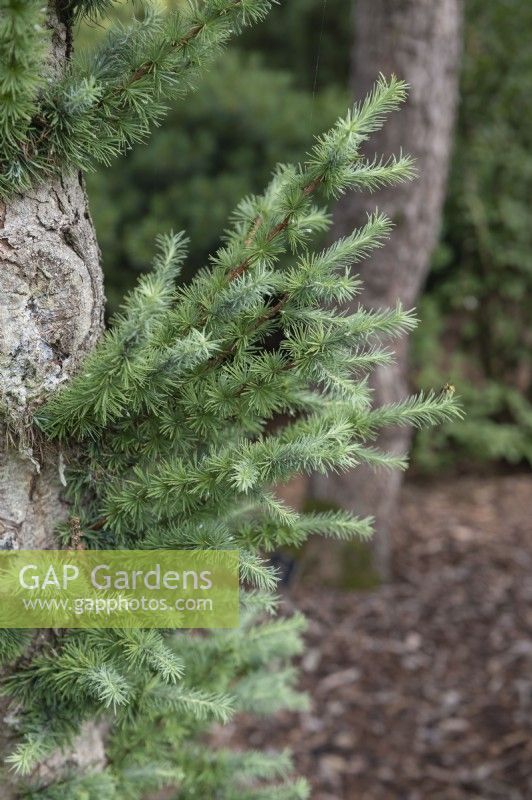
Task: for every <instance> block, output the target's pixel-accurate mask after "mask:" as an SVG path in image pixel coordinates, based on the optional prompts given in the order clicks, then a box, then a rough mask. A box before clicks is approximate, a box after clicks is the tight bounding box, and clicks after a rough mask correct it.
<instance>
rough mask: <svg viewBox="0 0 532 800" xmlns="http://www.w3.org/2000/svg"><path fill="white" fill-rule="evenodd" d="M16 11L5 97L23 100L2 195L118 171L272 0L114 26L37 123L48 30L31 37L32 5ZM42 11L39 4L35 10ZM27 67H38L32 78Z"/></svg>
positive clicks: (60, 86) (2, 152) (218, 1)
mask: <svg viewBox="0 0 532 800" xmlns="http://www.w3.org/2000/svg"><path fill="white" fill-rule="evenodd" d="M9 5H10V10H11V15H10V16H11V18H12V21H11V24H10V27H9V28H8V27H7V24H6V26H5V27H6V28H7V30H6V31H5V33H4V38H5V39H6V40H7V41H6V44H5V45H4V49H5V50H6V52H7V53H8V54H9V51H10V50H12V51H14V52H15V53H17V59H16V60H17V63H15V64H13V65H11V64H9V63H8V65H7V69H6V70H5V73H7V74H5V77H4V78H3V80H2V74H1V73H0V81H1V82H0V91H1V90H2V86H4V87H5V88H4V89H3V92H4V93H5V92H7V91H8V90H9V89H10V87H11V94H12V95H13V98H12V103H11V105H12V106H13V107H12V108H11V110H9V103H8V104H7V111H6V112H3V113H4V115H5V121H4V122H3V128H4V131H5V137H4V139H3V141H2V144H1V145H0V196H2V195H10V194H11V193H12V192H14V191H21V190H24V189H28V188H29V187H30V186H31V185H32V183H33V182H35V181H38V180H42V179H43V178H44V177H45V176H47V175H54V174H60V173H61V172H62V171H64V170H65V169H69V170H73V169H82V170H87V169H91V168H93V167H94V165H95V164H98V163H103V164H108V163H109V162H110V161H111V160H112V159H113V158H114V157H115V156H117V155H120V154H121V153H123V152H125V151H126V150H127V149H128V148H129V147H131V145H132V144H134V143H136V142H139V141H142V140H143V139H145V138H146V136H147V135H148V133H149V131H150V129H151V128H152V126H153V125H156V124H157V123H158V122H159V121H160V120H161V119H162V117H163V116H164V115H165V113H166V110H167V102H168V101H169V100H175V99H176V98H182V97H184V96H185V95H186V94H187V93H188V92H189V91H190V90H191V89H192V88H193V87H194V86H195V84H196V82H197V79H198V77H199V75H200V74H201V73H202V72H203V71H204V70H205V68H206V67H208V65H209V64H210V63H212V60H213V58H215V57H216V55H217V54H218V53H219V52H220V49H221V48H222V47H223V46H224V45H225V43H226V42H227V40H228V38H229V37H230V36H231V35H233V34H234V33H238V32H239V31H241V30H242V28H243V27H245V26H246V25H248V24H251V23H255V22H258V21H259V20H261V19H262V18H263V17H264V16H265V14H266V13H267V12H268V10H269V9H270V7H271V5H272V3H271V1H270V0H206V2H203V3H196V2H191V3H189V4H188V5H187V7H186V8H184V9H178V10H176V11H173V12H166V13H163V12H160V11H157V10H156V9H155V8H148V9H147V10H146V12H145V14H144V15H143V17H142V18H141V19H135V20H134V21H133V22H132V23H130V24H129V25H128V26H125V27H122V26H120V25H116V26H115V27H113V28H112V29H111V30H110V32H109V34H108V36H107V38H106V40H105V41H104V43H103V44H102V45H101V46H100V47H99V48H97V49H96V50H95V51H94V52H91V53H85V54H84V53H82V54H81V56H79V57H75V58H74V59H73V60H72V62H71V64H70V66H69V69H68V70H67V73H66V75H65V76H64V78H63V79H61V80H59V81H50V82H48V83H47V84H46V86H44V87H43V88H42V90H41V91H40V93H39V97H38V101H39V107H38V113H37V114H36V115H35V116H32V117H31V119H28V117H29V113H30V112H29V109H31V105H30V101H35V89H36V87H35V86H34V84H35V80H36V79H34V80H33V81H32V78H31V74H32V71H33V70H35V73H36V74H38V73H39V68H40V67H41V66H42V65H41V63H40V61H39V60H38V52H37V53H34V52H32V51H33V44H34V42H33V39H34V37H35V36H36V35H37V34H38V31H35V30H33V31H32V32H31V33H28V31H27V22H28V19H27V18H28V16H29V12H28V9H27V8H26V4H25V3H23V2H15V1H14V0H13V2H12V3H11V4H9ZM109 5H110V4H109V3H101V2H99V3H94V2H87V3H78V4H75V6H74V7H73V8H72V11H73V12H74V11H76V9H79V13H82V12H87V13H89V14H90V13H94V11H97V10H98V8H99V10H101V11H103V10H105V8H107V7H108V6H109ZM33 6H35V0H33V2H32V3H30V7H33ZM35 9H36V10H35V13H34V16H35V18H36V19H38V18H39V17H37V10H38V9H37V7H36V6H35ZM39 13H41V12H39ZM9 22H10V19H9V17H8V19H7V23H9ZM2 27H4V26H3V25H2ZM34 27H35V25H33V28H34ZM1 34H2V29H1V28H0V35H1ZM15 35H17V36H19V37H20V38H21V39H22V44H19V43H18V40H17V38H16V36H15ZM41 39H42V37H41ZM0 47H1V45H0ZM42 49H43V48H42V46H41V51H42ZM30 54H31V55H30ZM18 61H20V64H19V63H18ZM27 61H31V63H30V70H29V76H28V75H27V74H26V72H27V70H26V69H25V64H26V62H27ZM9 68H10V69H9ZM2 69H3V68H2ZM41 71H42V70H41ZM11 72H13V73H14V77H13V78H10V73H11ZM19 73H20V74H19ZM32 92H33V94H32ZM28 98H30V99H28ZM8 99H9V98H8ZM19 119H22V120H23V122H24V124H25V127H24V147H23V148H21V147H20V146H19V143H18V141H17V138H19V135H17V130H18V129H19V128H20V123H19V122H18V120H19ZM19 134H20V132H19ZM13 139H15V141H13Z"/></svg>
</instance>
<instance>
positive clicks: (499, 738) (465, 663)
mask: <svg viewBox="0 0 532 800" xmlns="http://www.w3.org/2000/svg"><path fill="white" fill-rule="evenodd" d="M531 498H532V476H530V475H524V476H523V475H519V476H505V477H495V478H493V477H491V478H482V479H480V478H462V479H460V480H459V481H458V480H457V481H454V482H443V483H439V484H438V485H437V486H436V487H434V486H430V485H428V486H427V485H425V486H422V485H410V486H407V487H406V489H405V491H404V494H403V499H402V504H401V509H400V514H399V518H398V521H397V526H396V530H395V532H394V552H395V556H394V579H393V582H392V583H391V584H390V585H388V586H385V587H381V588H377V589H375V590H371V591H369V592H339V591H333V590H330V589H323V588H315V586H311V585H310V584H309V582H308V580H307V582H306V584H305V585H297V582H296V586H295V588H294V589H292V590H291V591H290V594H289V595H288V597H287V602H286V605H287V607H288V608H289V609H290V608H294V607H297V608H300V609H302V610H303V611H304V612H305V614H306V615H307V617H308V619H309V631H308V635H307V650H306V652H305V654H304V656H303V657H302V659H301V668H302V685H303V687H304V688H305V689H306V690H307V691H308V692H309V693H310V695H311V696H312V710H311V711H310V712H309V713H304V714H294V713H281V714H278V715H276V716H275V717H274V718H273V719H266V720H259V721H257V720H256V719H252V718H251V717H245V718H243V719H242V718H241V719H240V720H239V723H238V725H235V726H233V727H231V728H229V729H228V730H227V731H225V732H223V733H222V732H221V733H220V740H221V742H222V743H223V744H224V745H228V744H231V745H232V746H236V747H238V746H243V747H244V746H245V747H249V746H251V747H260V748H266V749H268V748H273V747H274V748H282V747H285V746H288V747H290V748H291V749H292V750H293V752H294V756H295V762H296V767H297V770H298V772H299V773H300V774H303V775H306V776H307V778H308V779H309V780H310V782H311V784H312V786H313V794H312V797H313V798H314V800H428V799H429V798H430V800H473V798H474V799H475V800H531V799H532V522H531ZM318 586H319V581H318Z"/></svg>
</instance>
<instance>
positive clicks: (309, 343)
mask: <svg viewBox="0 0 532 800" xmlns="http://www.w3.org/2000/svg"><path fill="white" fill-rule="evenodd" d="M110 5H111V3H110V2H104V1H102V0H100V2H97V1H96V0H92V2H91V0H85V2H75V3H68V2H62V3H58V4H55V3H51V4H50V5H49V6H48V8H47V9H43V8H42V6H41V4H40V3H39V2H36V0H24V2H23V1H22V0H2V2H1V11H2V22H1V25H0V51H1V55H2V59H1V61H0V63H1V67H0V95H1V107H0V127H1V129H2V132H3V138H2V151H1V154H0V167H1V177H0V186H1V191H2V194H3V197H4V200H3V205H2V209H3V220H4V221H3V224H4V230H3V238H2V239H1V240H0V241H1V247H2V250H1V253H2V260H3V267H2V268H3V273H2V280H3V281H4V283H5V290H6V303H7V310H8V313H7V314H6V337H5V338H6V343H5V345H4V349H3V352H2V354H1V355H2V361H1V368H2V381H3V403H2V416H3V428H4V439H3V453H2V458H3V462H2V472H1V473H0V478H1V479H0V490H1V491H0V498H1V499H2V504H3V508H2V510H1V516H2V538H1V540H0V541H1V545H2V547H4V548H28V547H54V546H55V547H58V546H60V545H61V544H62V545H64V546H68V544H69V540H70V535H71V534H70V531H71V522H72V520H73V519H74V518H79V520H80V522H79V525H80V528H81V531H82V537H83V542H84V545H85V547H88V548H105V549H113V548H134V549H153V548H162V549H166V548H169V549H235V548H236V549H238V550H239V553H240V569H241V581H242V592H241V605H242V614H241V620H242V621H241V626H240V628H238V629H234V630H228V631H225V632H212V633H211V634H209V635H201V636H198V635H194V634H184V633H179V632H168V631H156V630H135V629H133V630H122V629H120V630H91V631H54V632H52V633H50V634H49V635H44V634H43V633H41V634H38V635H37V634H28V633H25V632H23V631H17V630H4V631H0V660H1V663H2V664H3V665H4V666H3V677H2V687H1V691H2V700H1V701H0V703H1V704H0V712H1V716H2V731H1V733H0V751H1V752H2V757H3V759H4V762H5V763H4V771H3V775H2V779H3V785H2V797H3V798H5V800H13V798H28V800H29V799H30V798H31V800H56V798H68V799H69V800H96V799H98V800H130V799H131V800H133V798H142V797H144V796H145V795H146V793H148V792H150V791H151V790H153V789H157V788H158V787H161V786H170V787H175V796H176V797H179V798H181V800H188V799H190V800H192V798H199V797H201V798H211V797H217V798H226V799H227V800H246V799H247V798H250V800H251V798H255V800H261V798H263V799H264V800H291V798H294V799H295V798H304V797H307V796H308V789H307V786H306V784H305V782H304V781H303V780H302V779H298V778H293V777H292V768H291V764H290V758H289V755H288V754H284V753H283V754H275V755H271V754H265V753H256V752H239V753H233V752H228V751H224V750H216V749H209V748H208V747H206V746H205V742H204V739H203V738H200V737H203V736H204V734H205V731H206V730H207V729H208V726H209V725H210V724H211V723H212V722H213V721H217V722H222V723H223V722H225V721H227V720H228V719H230V718H231V716H232V715H234V714H235V713H236V712H238V711H240V710H246V711H250V712H254V713H257V714H264V713H271V712H272V711H274V710H276V709H278V708H296V709H297V708H303V707H304V706H305V702H306V700H305V698H304V696H302V695H301V694H300V693H299V692H298V691H297V689H296V686H295V681H296V676H295V674H294V670H293V668H292V666H291V659H292V657H293V656H294V655H296V654H297V653H298V652H299V651H300V649H301V646H302V645H301V633H302V631H303V628H304V622H303V621H302V619H301V618H300V617H299V616H297V615H296V616H294V617H291V618H288V619H286V618H276V617H275V611H276V607H277V603H278V601H277V598H276V595H275V591H276V573H275V571H274V570H273V569H272V567H271V565H270V564H269V562H268V560H267V552H268V551H269V550H271V549H273V548H276V547H279V546H282V545H285V544H289V545H294V544H301V543H302V542H304V541H305V539H306V538H307V537H308V536H309V535H310V534H321V535H323V536H324V537H333V538H334V537H336V538H342V539H346V538H351V537H360V536H362V537H366V536H368V535H369V534H370V531H371V520H369V519H359V518H357V517H354V516H351V515H349V514H347V513H343V512H338V513H315V514H308V515H300V514H298V513H296V512H295V511H294V510H292V509H290V508H288V507H286V506H285V505H284V504H283V503H281V502H280V501H279V500H278V499H277V497H276V495H275V493H274V491H273V489H272V487H273V486H274V485H275V483H277V482H278V481H283V480H285V479H287V478H289V477H290V476H292V475H294V474H297V473H309V472H311V471H316V470H318V471H323V472H325V471H330V470H345V469H347V468H351V467H353V466H355V465H357V464H371V465H373V466H375V467H382V468H401V467H403V466H404V464H403V462H402V461H401V460H400V459H396V458H393V457H391V456H389V455H388V454H386V453H384V452H380V451H379V450H378V449H376V448H375V446H374V445H373V441H374V440H375V438H376V435H377V433H378V431H379V430H380V429H381V428H382V427H383V426H386V425H419V426H426V425H430V424H435V423H438V422H440V421H442V420H446V419H449V418H452V417H455V416H457V415H458V414H459V413H460V412H459V410H458V408H457V406H456V404H455V402H454V400H453V398H452V397H450V396H449V395H448V394H445V393H439V394H435V393H429V394H426V395H420V396H417V397H413V398H407V399H405V400H404V401H402V402H400V403H398V404H396V405H392V406H388V407H383V408H377V409H373V408H372V407H371V403H370V395H369V390H368V387H367V382H366V376H367V375H368V373H369V372H370V371H371V370H372V369H373V368H374V367H375V366H376V365H380V364H383V363H387V362H388V361H389V360H390V359H391V358H392V354H391V353H390V352H389V351H388V350H387V349H385V348H384V347H383V345H382V342H381V340H382V338H383V337H386V338H387V340H389V338H390V336H392V335H400V334H401V333H404V332H405V331H408V330H410V329H411V328H412V327H413V325H414V324H415V318H414V316H413V314H412V313H411V312H410V311H409V310H404V309H403V308H401V307H400V306H399V305H398V306H396V307H394V308H391V309H389V310H384V311H378V312H370V311H366V310H363V309H362V308H360V309H358V310H354V311H353V312H352V313H349V314H347V313H343V311H342V309H341V306H342V304H343V303H345V302H346V301H348V300H352V298H354V297H355V296H356V295H357V294H358V293H359V292H360V289H361V287H360V285H359V282H358V280H357V278H356V276H355V275H353V274H352V272H351V268H352V267H353V265H354V264H356V263H357V262H358V261H360V260H361V259H363V258H364V257H365V256H366V255H367V254H368V253H370V252H371V251H372V250H373V249H374V248H376V247H380V246H382V245H383V243H384V241H385V239H386V237H387V236H388V234H389V233H390V230H391V227H392V226H391V222H390V220H388V219H387V218H386V217H385V216H384V215H382V214H380V213H378V212H375V213H374V214H372V215H370V216H369V217H368V219H367V221H366V223H365V224H364V225H363V226H362V227H361V228H359V229H357V230H355V231H353V232H352V233H350V234H349V235H347V236H345V237H344V238H343V239H340V240H338V241H337V242H335V243H334V244H333V245H332V246H330V247H328V248H326V249H324V250H315V249H314V247H313V238H314V236H315V234H316V233H317V232H320V231H323V230H324V229H326V228H327V226H328V225H329V223H330V218H329V215H328V213H327V211H326V210H324V209H323V208H322V207H321V206H320V205H319V203H318V200H317V198H319V197H321V198H324V199H325V200H327V199H331V198H335V197H337V196H338V195H340V194H342V193H344V192H346V191H347V190H368V191H371V190H374V189H377V188H379V187H382V186H384V185H390V184H393V183H396V182H398V181H404V180H407V179H408V178H409V177H410V176H411V175H412V171H413V166H412V163H411V161H410V159H409V158H408V157H405V156H400V157H397V158H390V159H388V160H385V161H384V160H373V161H367V160H365V159H364V158H363V157H361V156H360V155H359V148H360V146H361V144H362V143H363V142H364V141H365V140H366V139H367V138H368V137H369V136H370V135H371V134H372V133H373V132H374V131H376V130H378V129H379V128H380V127H381V125H382V124H383V123H384V120H385V117H386V115H387V114H388V113H390V112H392V111H394V110H395V109H396V108H397V107H398V106H399V105H400V103H401V102H402V101H403V99H404V97H405V91H406V89H405V86H404V84H402V83H401V82H400V81H398V80H396V79H395V78H393V77H392V78H390V79H389V80H387V79H384V78H381V79H379V81H378V83H377V84H376V86H375V88H374V90H373V91H372V92H371V93H370V95H369V96H368V97H367V98H366V100H365V101H364V102H363V103H361V104H360V105H358V106H355V107H354V108H353V109H351V110H350V111H349V112H348V113H347V114H346V116H345V117H344V118H342V119H340V120H339V121H338V122H337V124H336V125H335V126H334V127H333V128H332V129H331V130H329V131H328V132H326V133H325V134H323V135H322V136H321V137H319V138H318V139H317V140H316V142H315V143H314V146H313V147H312V148H311V150H310V152H309V154H308V155H307V156H306V158H305V159H304V160H303V161H302V162H301V164H300V165H297V166H290V165H281V166H278V167H277V169H276V170H275V173H274V175H273V178H272V181H271V183H270V184H269V186H268V187H267V188H266V190H265V191H264V193H263V194H262V195H258V196H253V197H248V198H245V199H244V200H243V201H242V202H241V203H240V205H239V206H238V208H237V209H236V211H235V213H234V215H233V218H232V219H231V220H230V223H229V225H228V228H227V230H226V232H225V238H224V242H223V245H222V246H221V247H220V249H219V250H218V252H217V253H215V254H214V255H213V256H212V259H211V261H210V263H209V265H207V266H206V267H205V268H204V269H203V270H201V271H200V272H199V273H198V275H197V276H196V277H195V278H194V279H193V280H192V281H191V282H190V283H188V284H185V285H179V284H178V283H177V278H178V275H179V271H180V269H181V267H182V264H183V262H184V260H185V258H186V250H187V239H186V236H185V234H183V233H167V234H165V235H162V236H161V237H160V239H159V240H158V242H157V250H156V254H155V258H154V263H153V269H152V271H151V272H149V273H147V274H146V275H144V276H143V277H142V278H141V280H140V281H139V284H138V286H137V287H136V289H134V291H132V293H131V294H130V295H129V296H128V298H127V300H126V302H125V304H124V307H123V310H122V312H121V313H120V314H119V315H118V316H117V317H116V319H115V320H114V321H113V323H112V325H111V327H110V330H109V331H108V332H107V333H106V334H105V335H104V336H103V337H102V338H101V341H100V342H99V344H98V346H97V347H96V348H95V349H94V344H95V342H96V339H97V338H98V337H99V334H100V326H101V305H102V300H101V297H102V295H101V288H100V276H99V267H98V259H97V248H96V246H95V242H94V237H93V233H92V229H91V224H90V217H89V215H88V211H87V208H86V203H85V199H84V194H83V185H82V180H81V178H80V171H81V170H84V169H88V168H90V167H91V166H93V165H94V164H96V163H100V162H103V163H107V162H108V161H109V160H110V159H111V158H113V157H115V156H117V155H119V154H120V153H121V152H123V151H124V150H125V149H126V148H128V147H130V146H132V145H134V143H135V142H136V141H138V140H140V139H142V138H144V137H145V136H146V135H147V134H148V132H149V130H150V127H151V125H152V124H154V123H156V122H157V120H158V119H160V117H161V115H162V114H163V113H164V110H165V104H166V103H168V102H169V101H170V100H173V99H175V98H178V97H181V96H182V95H184V94H185V93H186V91H188V90H189V89H190V88H191V86H193V82H194V79H195V77H196V76H197V74H198V72H199V71H200V70H201V69H203V68H204V67H205V65H206V64H208V62H209V61H210V59H211V58H212V55H213V53H214V52H215V51H216V50H218V49H219V48H220V47H221V46H222V44H223V43H224V42H225V41H226V39H227V38H228V36H229V35H230V34H231V33H232V32H234V31H239V30H240V29H241V28H242V27H243V26H244V25H246V24H248V23H253V22H257V21H258V20H260V19H262V17H263V16H264V15H265V14H266V12H267V11H268V10H269V6H270V2H268V1H267V0H205V2H201V3H195V2H194V3H191V4H190V6H189V8H188V9H187V10H186V11H182V10H179V11H178V12H171V13H168V14H159V13H157V14H156V13H155V12H152V11H150V12H147V13H146V14H145V15H144V16H143V18H142V19H141V20H140V21H133V22H132V23H131V25H130V26H128V27H126V28H118V29H113V30H111V32H110V34H109V37H108V39H107V41H106V43H105V45H104V46H103V47H102V48H101V49H100V50H98V51H97V52H95V53H92V54H90V55H89V56H84V57H77V56H76V55H72V54H71V45H70V42H71V35H70V34H71V30H72V24H73V23H74V20H75V19H76V18H79V16H80V15H83V14H97V13H105V11H106V10H108V8H109V7H110ZM207 211H208V210H206V213H207ZM87 284H88V285H89V289H87ZM20 298H22V300H21V299H20ZM17 337H18V338H17ZM89 351H92V352H90V353H89ZM280 415H282V419H287V420H288V422H286V423H285V424H283V425H281V426H279V425H275V426H272V425H270V424H269V423H270V422H271V421H272V420H274V419H278V418H279V416H280ZM324 547H326V544H325V545H324Z"/></svg>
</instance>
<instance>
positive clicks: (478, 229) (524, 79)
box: [415, 0, 532, 466]
mask: <svg viewBox="0 0 532 800" xmlns="http://www.w3.org/2000/svg"><path fill="white" fill-rule="evenodd" d="M467 9H468V19H467V25H466V31H465V54H464V66H463V77H462V97H461V108H460V115H459V122H458V130H457V140H456V144H455V156H454V163H453V168H452V171H451V177H450V187H449V192H448V199H447V205H446V210H445V218H444V230H443V234H442V241H441V245H440V248H439V251H438V253H437V257H436V259H435V264H434V268H433V272H432V275H431V278H430V280H429V285H428V291H427V294H426V296H425V298H424V300H423V302H422V304H421V318H422V324H421V326H420V332H419V333H418V334H416V336H415V343H416V355H417V357H418V358H417V363H418V364H420V365H421V364H423V365H424V368H423V370H422V371H421V374H420V379H421V383H422V384H424V385H425V384H427V385H428V384H431V383H433V382H434V381H437V380H438V379H439V378H440V377H441V378H442V379H451V381H452V382H454V383H456V385H457V388H458V389H459V392H460V394H461V395H462V396H463V398H464V405H465V407H466V408H467V417H466V419H465V420H464V421H463V422H461V423H460V424H459V425H452V426H447V427H444V428H442V429H441V430H439V431H437V432H434V433H433V434H432V435H431V436H430V437H425V436H424V435H423V434H422V435H421V436H420V437H419V440H418V444H419V447H418V457H419V458H420V459H421V460H422V462H423V463H424V464H427V465H429V466H434V465H438V464H440V463H441V462H442V459H443V460H444V461H445V462H447V463H448V462H450V461H451V460H452V458H453V457H456V456H458V457H459V458H463V457H464V456H465V457H467V458H468V459H471V458H473V459H482V460H498V459H505V460H507V461H509V462H512V463H519V462H521V461H523V460H526V461H528V462H532V405H531V401H532V368H531V360H530V346H531V344H532V339H531V337H532V326H531V323H532V319H531V317H532V303H531V288H532V224H531V217H532V209H531V199H532V127H531V124H530V121H531V119H532V49H531V48H530V40H529V36H530V31H531V30H532V4H531V3H530V2H528V0H517V1H516V0H489V2H486V0H469V2H468V3H467Z"/></svg>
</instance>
